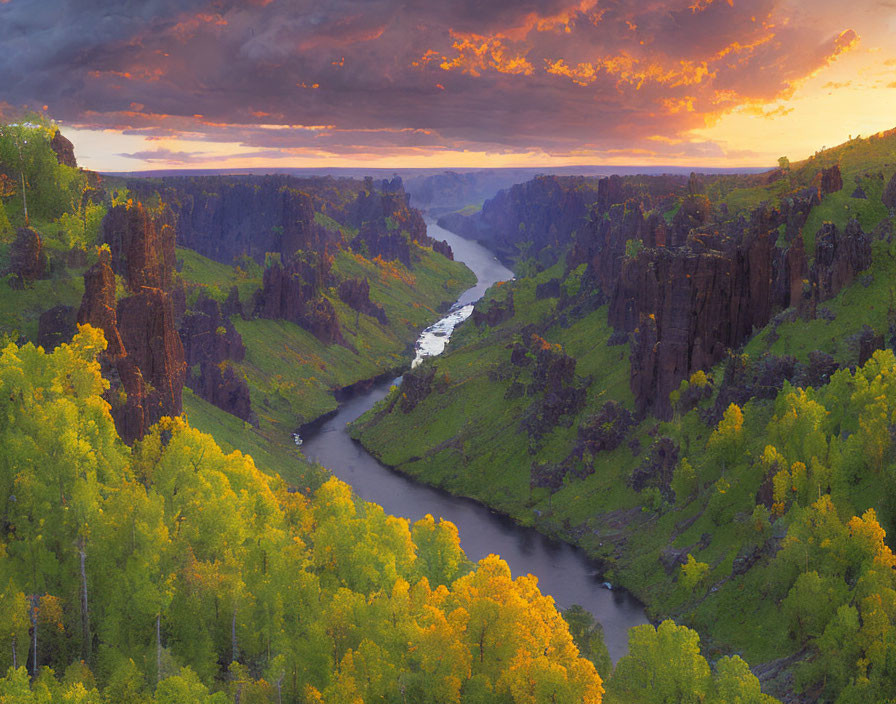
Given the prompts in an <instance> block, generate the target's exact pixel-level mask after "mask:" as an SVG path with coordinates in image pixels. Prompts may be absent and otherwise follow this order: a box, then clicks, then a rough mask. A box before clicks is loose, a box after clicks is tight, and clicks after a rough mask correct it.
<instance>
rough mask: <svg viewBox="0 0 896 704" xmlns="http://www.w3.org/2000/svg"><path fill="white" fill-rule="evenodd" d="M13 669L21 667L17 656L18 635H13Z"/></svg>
mask: <svg viewBox="0 0 896 704" xmlns="http://www.w3.org/2000/svg"><path fill="white" fill-rule="evenodd" d="M12 669H13V670H18V669H19V659H18V657H16V637H15V636H13V637H12Z"/></svg>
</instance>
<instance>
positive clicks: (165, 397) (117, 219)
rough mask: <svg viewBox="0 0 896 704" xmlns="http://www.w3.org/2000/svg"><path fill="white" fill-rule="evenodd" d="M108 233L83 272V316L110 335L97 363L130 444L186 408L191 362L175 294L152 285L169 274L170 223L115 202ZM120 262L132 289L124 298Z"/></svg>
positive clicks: (120, 428) (106, 226)
mask: <svg viewBox="0 0 896 704" xmlns="http://www.w3.org/2000/svg"><path fill="white" fill-rule="evenodd" d="M103 239H104V241H105V242H106V243H107V244H106V246H103V247H101V248H100V249H99V250H98V260H97V262H96V263H95V264H94V265H93V266H92V267H91V268H90V269H88V270H87V271H86V272H85V274H84V296H83V298H82V300H81V307H80V309H79V310H78V322H79V323H88V324H90V325H93V326H95V327H98V328H100V329H102V330H103V333H104V334H105V337H106V342H107V347H106V351H105V352H104V353H103V354H102V355H101V357H100V362H101V366H102V369H103V375H104V376H105V377H106V378H107V379H108V380H109V381H110V389H109V391H108V392H107V394H106V397H107V399H108V400H109V402H110V404H111V406H112V417H113V418H114V420H115V425H116V428H117V429H118V432H119V434H120V435H121V437H122V438H123V439H124V440H125V441H126V442H133V441H134V440H139V439H140V438H142V437H143V436H144V435H145V434H146V432H147V431H148V430H149V428H150V427H151V426H152V425H153V424H154V423H156V422H157V421H158V420H159V419H160V418H162V417H165V416H178V415H180V413H181V411H182V399H181V394H182V391H183V386H184V379H185V374H186V362H185V360H184V350H183V345H182V344H181V340H180V336H179V335H178V333H177V326H176V319H175V306H174V297H173V296H172V295H171V293H169V292H168V291H166V290H164V289H163V288H161V287H159V286H156V285H153V284H166V283H170V282H171V280H172V273H171V270H170V268H169V267H170V265H171V264H173V261H174V258H173V254H174V250H173V229H170V222H166V221H165V220H164V219H163V220H162V221H161V222H153V220H152V219H151V218H150V217H149V216H148V215H147V213H146V211H145V210H144V209H143V208H142V206H139V205H131V206H118V207H116V208H113V209H112V210H111V211H110V212H109V214H108V215H107V216H106V218H105V219H104V221H103ZM154 248H155V249H154ZM166 265H167V267H166ZM116 266H117V267H118V268H119V270H120V271H121V272H122V276H123V277H124V279H125V285H126V286H127V288H128V290H129V291H131V292H132V295H130V296H128V297H126V298H122V299H121V300H116V299H117V295H116V279H115V271H114V267H116Z"/></svg>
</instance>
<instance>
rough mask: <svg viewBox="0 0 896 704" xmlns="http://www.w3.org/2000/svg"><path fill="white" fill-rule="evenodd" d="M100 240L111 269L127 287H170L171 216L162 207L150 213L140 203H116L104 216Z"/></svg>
mask: <svg viewBox="0 0 896 704" xmlns="http://www.w3.org/2000/svg"><path fill="white" fill-rule="evenodd" d="M103 242H105V243H106V244H108V245H109V248H110V251H111V265H112V270H113V271H114V272H115V273H116V274H120V275H121V276H123V277H124V278H125V281H126V283H127V286H128V289H129V290H130V291H132V292H137V291H139V290H140V289H141V288H142V287H144V286H148V287H150V288H159V289H165V290H167V289H169V288H170V287H171V281H172V271H173V270H174V264H175V256H174V246H175V227H174V216H173V214H172V213H171V211H170V210H169V209H168V208H167V207H165V208H163V210H162V211H161V212H160V213H159V214H158V215H157V216H156V217H152V216H151V215H150V214H149V213H148V212H147V211H146V209H145V208H144V207H143V206H142V205H141V204H140V203H136V204H133V205H118V206H116V207H114V208H112V209H111V210H110V211H109V212H108V213H107V214H106V217H105V218H103Z"/></svg>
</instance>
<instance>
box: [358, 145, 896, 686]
mask: <svg viewBox="0 0 896 704" xmlns="http://www.w3.org/2000/svg"><path fill="white" fill-rule="evenodd" d="M545 181H546V179H542V180H541V182H539V180H536V181H533V182H531V183H529V184H526V185H524V186H519V187H514V189H511V191H510V192H508V193H507V194H505V195H503V196H499V197H498V198H496V199H494V200H493V201H490V202H486V203H485V205H484V206H483V208H482V210H481V212H479V213H476V214H473V215H470V216H466V219H467V220H468V221H469V223H468V224H467V225H465V226H463V227H465V228H466V231H468V232H469V231H471V230H476V231H477V232H479V233H481V234H480V236H481V237H482V238H483V239H488V238H492V239H497V240H499V241H504V242H506V243H508V244H510V245H512V247H513V248H515V250H516V251H517V254H516V258H517V271H518V274H521V275H519V276H518V278H517V280H516V281H514V282H512V283H509V284H506V285H503V286H500V287H496V288H494V289H493V290H492V291H490V292H489V294H488V295H487V296H486V298H485V300H484V301H483V302H481V303H480V304H478V305H477V310H476V311H475V312H474V315H473V317H472V318H471V319H470V321H469V322H467V323H465V324H464V325H463V326H462V327H461V328H459V329H458V331H457V332H456V333H455V336H454V337H453V338H452V342H451V344H450V345H449V347H448V350H447V352H446V354H445V355H444V356H442V357H439V358H436V359H433V360H429V361H427V362H426V363H425V364H424V365H422V366H421V367H419V368H418V369H417V370H415V371H414V373H413V374H411V375H406V376H405V381H404V383H403V384H402V386H401V387H400V388H397V389H393V392H392V394H391V395H390V397H389V398H388V399H386V400H385V401H384V402H382V403H381V404H380V405H379V406H377V407H375V408H374V409H372V410H371V411H370V412H369V413H368V414H367V415H366V416H364V417H363V418H362V419H360V420H359V421H358V422H357V423H356V425H355V426H354V428H353V431H352V432H353V435H354V436H355V437H356V438H358V439H359V440H360V441H361V442H362V443H363V444H364V445H365V447H367V448H368V449H369V450H371V451H372V452H374V453H375V454H376V455H377V456H378V457H379V458H381V459H382V460H383V461H384V462H385V463H387V464H389V465H391V466H393V467H396V468H397V469H399V470H400V471H402V472H407V473H408V474H411V475H412V476H414V477H416V478H418V479H421V480H423V481H426V482H429V483H432V484H435V485H438V486H441V487H444V488H446V489H448V490H449V491H451V492H454V493H458V494H462V495H466V496H472V497H474V498H476V499H478V500H480V501H483V502H485V503H487V504H488V505H490V506H493V507H495V508H496V509H498V510H500V511H502V512H504V513H506V514H508V515H510V516H512V517H513V518H515V519H516V520H517V521H519V522H521V523H525V524H528V525H534V526H536V527H537V528H538V529H540V530H542V531H544V532H546V533H548V534H550V535H555V536H558V537H561V538H563V539H564V540H567V541H569V542H573V543H576V544H578V545H581V546H582V547H584V548H585V549H586V550H588V551H589V553H590V554H592V555H594V556H595V557H597V558H599V559H601V560H602V561H603V564H604V565H605V568H606V576H607V578H608V579H609V580H610V581H612V582H613V583H614V584H616V583H619V584H621V585H623V586H625V587H627V588H629V589H630V590H632V591H633V592H634V593H635V594H636V595H638V596H639V597H640V598H642V599H643V600H644V601H645V602H646V603H647V604H648V606H649V611H650V613H651V614H652V615H653V616H654V617H655V618H657V619H659V618H664V617H669V616H672V617H674V618H676V620H678V621H679V622H681V623H684V624H687V625H690V626H692V627H694V628H696V629H697V631H698V632H699V633H700V634H701V637H702V639H703V640H704V642H706V643H708V647H709V653H710V654H711V655H712V656H718V655H722V654H730V653H734V652H736V653H739V654H741V655H743V656H744V657H745V658H746V659H747V660H748V661H749V662H750V663H751V664H752V665H754V666H755V667H754V672H756V673H757V674H758V675H759V676H760V678H761V679H762V680H763V682H764V686H765V687H766V688H767V689H768V691H770V692H772V693H775V694H777V695H779V696H781V697H782V698H783V699H785V700H787V701H818V700H821V701H882V700H883V698H885V696H886V693H888V692H892V691H893V688H894V686H896V682H894V680H893V679H892V674H891V670H890V668H889V667H888V666H887V665H886V663H887V658H889V657H890V655H888V653H892V652H896V651H894V650H893V648H894V643H896V641H894V640H893V639H894V637H896V630H894V623H893V613H896V612H894V611H893V610H892V604H891V597H890V595H891V593H892V592H891V591H890V590H891V589H892V586H893V582H892V580H893V572H892V555H891V553H890V548H889V546H890V545H892V542H891V540H890V539H888V538H885V536H886V535H888V534H889V535H892V534H894V531H896V512H894V506H893V504H892V500H891V497H892V496H893V490H894V489H896V487H894V486H892V481H893V477H894V476H896V475H894V470H896V464H894V462H896V453H894V452H893V449H894V439H893V434H892V426H893V422H894V420H893V419H894V418H896V416H893V410H894V407H896V392H894V389H892V388H891V380H892V378H893V373H894V371H896V360H894V357H893V352H892V349H893V347H894V345H896V303H894V300H896V294H894V291H896V244H894V243H893V225H894V222H893V208H896V198H894V194H896V132H890V133H883V134H881V135H876V136H875V137H872V138H870V139H867V140H853V141H851V142H850V143H848V144H846V145H843V146H841V147H838V148H836V149H833V150H829V151H826V152H822V153H820V154H817V155H816V156H815V157H813V158H812V159H809V160H807V161H806V162H802V163H799V164H793V165H790V166H789V168H788V169H786V170H785V169H781V170H777V171H774V172H770V173H768V174H761V175H745V176H728V175H723V176H700V175H692V176H691V178H690V179H677V180H676V179H674V178H673V179H668V180H665V181H661V180H659V179H652V178H651V177H637V178H636V177H624V178H612V179H605V180H601V181H598V182H596V183H591V184H590V185H587V187H588V189H589V191H588V192H590V193H591V194H593V196H594V197H593V200H592V202H591V203H590V204H589V208H588V211H589V212H588V217H587V218H584V217H583V218H582V220H581V221H580V222H578V223H577V224H570V225H567V226H565V227H563V228H561V227H559V226H557V227H555V228H554V229H553V230H551V229H550V228H551V224H552V223H553V224H556V223H559V222H563V219H564V218H566V217H567V214H568V211H569V207H568V203H569V202H570V201H569V199H570V198H572V197H579V196H578V195H577V194H579V193H581V186H582V185H581V184H576V185H575V186H573V185H572V184H564V183H563V182H562V181H559V180H556V179H555V180H552V182H551V183H549V184H546V183H545ZM546 185H548V186H550V188H545V186H546ZM514 191H516V193H514ZM525 192H528V193H530V194H531V193H533V192H539V193H541V194H542V197H541V198H540V200H539V201H538V205H537V214H535V215H533V213H535V211H534V210H533V208H535V207H536V206H535V205H534V204H533V201H532V199H523V198H522V197H521V194H522V193H525ZM572 192H574V193H575V194H576V195H575V196H574V195H573V193H572ZM517 201H520V202H521V203H524V204H523V205H522V206H520V207H518V206H516V205H515V203H516V202H517ZM527 217H535V218H536V219H535V221H534V223H533V224H534V225H535V227H533V228H530V227H529V224H528V223H527V220H526V218H527ZM443 222H444V219H443ZM457 222H461V220H460V219H459V218H455V224H456V223H457ZM546 228H547V231H546ZM573 232H575V234H573ZM533 233H535V234H533ZM508 251H510V250H509V249H508ZM884 348H887V349H884ZM822 605H824V606H823V607H822ZM885 614H886V615H885ZM871 622H874V623H875V624H877V625H876V626H875V628H876V629H877V630H875V631H874V632H872V631H871V630H870V629H869V628H868V627H867V626H868V624H870V623H871ZM863 624H865V625H863ZM835 663H837V664H836V665H835Z"/></svg>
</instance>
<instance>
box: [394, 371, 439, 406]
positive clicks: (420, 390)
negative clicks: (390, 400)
mask: <svg viewBox="0 0 896 704" xmlns="http://www.w3.org/2000/svg"><path fill="white" fill-rule="evenodd" d="M435 375H436V368H435V367H429V368H427V369H425V370H420V369H416V370H411V371H409V372H407V373H406V374H405V375H404V377H403V378H402V381H401V396H400V398H399V401H398V407H399V409H401V411H402V413H410V412H411V411H413V410H414V409H415V408H416V407H417V404H418V403H420V402H421V401H423V399H425V398H426V397H427V396H429V394H430V393H431V392H432V381H433V379H434V378H435Z"/></svg>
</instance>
